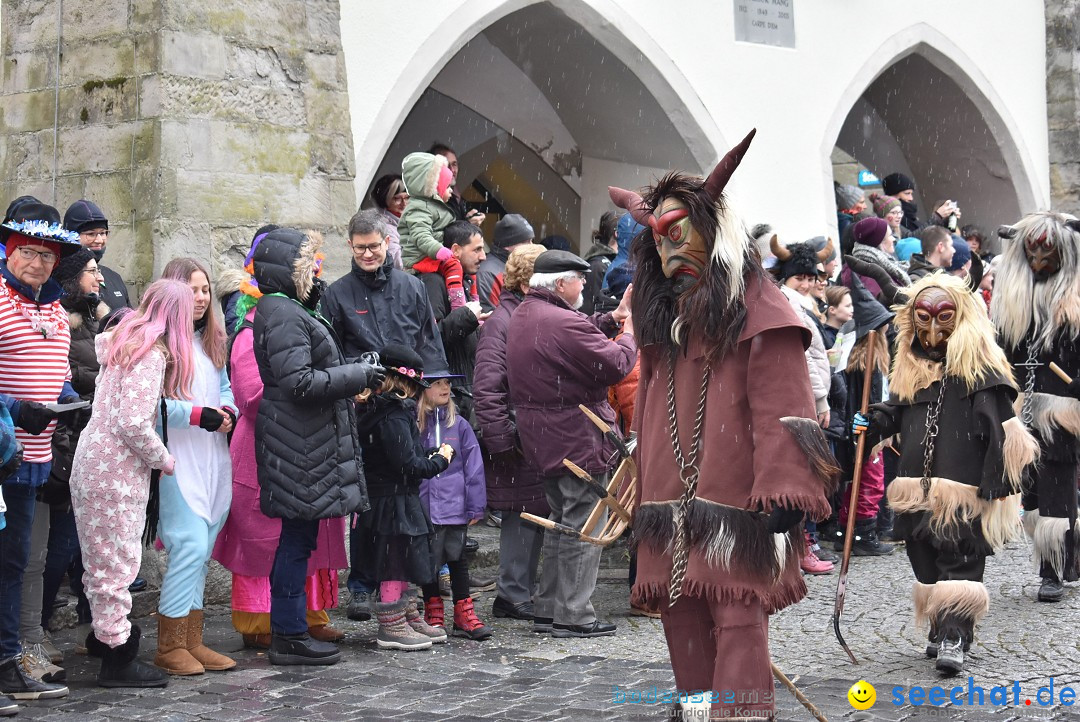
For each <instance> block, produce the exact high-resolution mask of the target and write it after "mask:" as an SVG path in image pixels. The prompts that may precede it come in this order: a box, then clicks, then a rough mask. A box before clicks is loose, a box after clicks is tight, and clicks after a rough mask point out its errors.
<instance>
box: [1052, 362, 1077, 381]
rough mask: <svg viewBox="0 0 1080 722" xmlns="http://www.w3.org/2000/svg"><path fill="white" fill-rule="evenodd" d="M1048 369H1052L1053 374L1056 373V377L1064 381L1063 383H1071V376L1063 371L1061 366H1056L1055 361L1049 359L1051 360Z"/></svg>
mask: <svg viewBox="0 0 1080 722" xmlns="http://www.w3.org/2000/svg"><path fill="white" fill-rule="evenodd" d="M1050 370H1051V371H1053V372H1054V373H1055V374H1057V377H1058V378H1059V379H1061V380H1062V381H1064V382H1065V383H1067V384H1071V383H1072V382H1073V380H1072V376H1069V374H1067V373H1065V372H1064V371H1063V370H1062V369H1061V367H1060V366H1058V365H1057V364H1056V363H1054V362H1053V361H1051V362H1050Z"/></svg>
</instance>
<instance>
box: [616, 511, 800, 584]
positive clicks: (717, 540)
mask: <svg viewBox="0 0 1080 722" xmlns="http://www.w3.org/2000/svg"><path fill="white" fill-rule="evenodd" d="M678 503H679V502H677V501H660V502H656V501H653V502H643V503H642V504H641V505H640V506H639V507H638V509H637V512H636V513H635V514H634V537H635V538H636V540H637V542H638V543H639V544H644V545H646V546H648V547H650V548H652V549H653V550H654V551H655V552H657V553H663V554H670V553H671V551H672V548H673V547H674V540H675V520H674V518H675V508H676V506H677V505H678ZM767 518H768V517H767V516H766V515H764V514H761V513H758V512H752V511H747V510H745V509H737V508H735V507H732V506H726V505H724V504H718V503H716V502H712V501H708V500H707V499H700V498H698V499H694V500H693V501H692V502H691V503H690V510H689V513H688V514H687V518H686V523H687V528H688V529H689V532H690V549H691V551H696V552H698V553H699V554H701V555H702V556H703V557H704V558H705V563H706V564H708V565H709V566H710V567H713V568H715V569H724V570H730V569H732V568H733V567H738V568H739V569H740V570H741V571H743V572H745V573H749V574H753V575H755V576H760V577H764V578H765V579H767V580H768V581H774V580H776V579H778V578H779V577H780V575H781V574H782V573H783V571H784V568H785V567H786V566H787V565H788V564H792V563H794V564H798V563H799V560H800V559H801V558H802V549H803V546H804V544H803V543H802V529H801V527H796V528H795V529H793V530H791V531H790V532H788V533H787V534H770V533H769V532H768V530H767V529H766V527H765V522H766V519H767ZM684 593H686V592H684Z"/></svg>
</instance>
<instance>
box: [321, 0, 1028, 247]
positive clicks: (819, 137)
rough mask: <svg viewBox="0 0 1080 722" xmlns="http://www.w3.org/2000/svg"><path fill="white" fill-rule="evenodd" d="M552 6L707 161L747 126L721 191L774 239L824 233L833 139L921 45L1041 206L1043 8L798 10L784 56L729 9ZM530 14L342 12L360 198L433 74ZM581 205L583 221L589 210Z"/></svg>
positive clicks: (1005, 2)
mask: <svg viewBox="0 0 1080 722" xmlns="http://www.w3.org/2000/svg"><path fill="white" fill-rule="evenodd" d="M552 2H553V4H554V5H556V6H557V7H559V8H560V9H563V10H564V11H565V12H567V14H569V15H570V16H571V17H574V18H575V19H579V21H581V22H583V23H587V25H586V26H587V27H589V29H590V31H592V32H593V34H594V35H595V36H596V37H597V38H598V39H600V40H601V41H602V42H604V43H605V44H606V45H608V46H609V48H610V49H611V50H612V52H614V53H615V54H616V55H618V56H619V57H620V59H622V60H623V61H624V62H626V63H627V65H628V66H629V67H630V68H631V69H633V70H635V71H636V72H639V73H640V74H641V76H642V77H643V79H644V80H645V82H646V85H647V86H648V87H649V88H650V89H654V92H655V93H656V94H657V96H658V97H659V98H661V104H662V105H663V106H664V107H665V108H670V109H671V112H672V115H673V121H674V122H675V124H676V127H679V128H684V129H686V128H690V129H695V128H696V129H697V132H696V133H694V134H693V137H691V138H688V139H687V142H688V145H689V146H690V148H691V152H693V153H694V154H695V157H697V158H699V159H700V160H701V161H702V164H703V166H705V165H708V164H710V163H712V162H715V160H716V159H717V158H718V157H719V156H720V155H721V154H722V153H723V152H725V151H726V150H727V146H728V145H730V144H731V143H734V142H736V141H737V140H738V139H739V138H741V137H742V135H743V134H744V133H745V132H746V131H747V130H748V129H749V128H751V127H757V128H758V137H757V139H756V140H755V142H754V145H753V147H752V148H751V151H750V153H749V154H748V155H747V157H746V159H745V160H744V162H743V165H742V167H741V168H740V169H739V171H738V172H737V173H736V174H735V176H734V178H733V180H732V182H731V184H730V186H729V188H730V190H731V193H732V195H733V196H734V202H735V203H736V204H737V206H738V209H739V211H740V213H741V214H742V215H743V216H744V217H745V218H746V219H747V220H750V221H752V220H753V219H759V218H769V219H771V220H772V221H773V223H774V225H775V226H776V227H777V229H778V230H779V231H780V232H781V233H782V234H784V235H788V236H791V237H802V238H805V237H808V236H811V235H816V234H818V233H822V232H823V231H828V230H830V229H833V228H834V227H835V210H834V207H833V193H832V174H831V167H830V162H829V154H830V151H831V150H832V146H833V144H834V142H835V140H836V137H837V135H838V134H839V132H840V128H841V126H842V125H843V123H844V120H845V118H846V116H847V114H848V111H849V109H850V107H851V106H852V104H853V103H854V102H855V101H856V100H857V99H858V97H859V96H860V95H861V94H862V92H863V90H864V89H865V88H866V86H867V85H869V83H870V82H872V80H873V79H874V77H876V76H877V75H878V74H879V73H880V72H881V71H882V70H883V69H884V68H886V67H887V66H888V65H889V64H891V63H892V62H893V61H895V60H896V59H897V58H898V57H901V56H903V55H904V54H906V53H907V52H908V51H909V49H910V48H911V47H913V46H916V45H919V44H922V45H923V47H924V49H925V50H926V53H927V54H928V56H929V57H931V58H932V59H934V60H935V63H940V64H941V65H944V66H947V68H946V69H947V72H949V74H950V75H951V76H953V77H954V79H956V80H957V82H958V83H960V84H961V85H962V87H964V88H965V90H968V91H969V92H971V91H975V92H976V94H977V95H978V97H977V98H976V104H977V105H980V109H981V110H983V111H984V113H985V112H987V111H990V112H991V113H992V114H993V115H994V116H995V118H994V119H992V122H994V123H996V125H997V127H994V128H993V129H992V130H993V131H994V134H995V137H996V138H998V139H999V143H1001V144H1002V145H1006V146H1013V145H1015V147H1016V152H1015V153H1013V154H1011V155H1007V157H1006V162H1007V165H1008V166H1009V171H1010V173H1011V174H1012V176H1013V179H1014V182H1015V183H1016V184H1017V186H1018V193H1019V196H1020V202H1021V206H1022V210H1024V211H1028V210H1033V209H1034V208H1036V207H1045V206H1046V205H1047V204H1048V203H1049V180H1048V173H1049V171H1048V157H1047V151H1048V149H1047V143H1048V141H1047V124H1046V90H1045V82H1044V79H1045V72H1046V71H1045V55H1044V53H1045V45H1044V40H1045V28H1044V17H1043V6H1042V3H1041V2H1016V1H1015V0H951V1H950V2H948V3H942V2H938V1H937V0H908V1H907V2H905V3H901V4H897V3H895V2H885V1H884V0H864V1H863V2H860V3H859V7H858V13H857V15H856V14H853V12H852V7H851V2H850V0H796V2H795V10H794V12H795V23H796V42H797V47H796V49H794V50H792V49H782V48H776V47H772V46H764V45H754V44H749V43H736V42H735V41H734V27H733V12H732V6H731V3H730V2H728V1H726V0H725V1H724V2H719V3H715V2H709V1H708V0H691V1H688V2H685V3H680V5H679V8H678V9H679V11H680V17H679V22H671V18H670V16H669V17H667V18H666V19H664V16H662V15H660V14H659V13H658V11H657V5H656V4H655V2H652V1H651V0H552ZM527 4H529V3H528V2H526V0H508V1H507V0H467V2H466V1H465V0H411V1H410V2H397V3H376V2H369V1H366V0H364V1H361V0H347V1H346V2H343V3H342V5H341V13H342V19H341V23H342V33H343V38H344V46H345V56H346V65H347V71H348V79H349V89H350V113H351V117H352V125H353V133H354V143H355V147H356V148H357V149H358V158H357V186H358V189H359V190H358V192H363V189H365V188H366V187H367V185H368V183H370V181H371V178H372V173H373V172H374V166H375V164H377V163H378V162H379V159H380V158H381V153H382V152H383V151H384V150H385V148H386V146H387V145H388V144H389V142H390V141H391V140H392V138H393V137H394V133H395V132H396V129H397V127H398V126H399V125H400V124H401V122H402V121H403V120H404V118H405V116H406V114H407V113H408V110H409V108H410V107H411V105H412V103H413V102H414V100H415V99H416V98H417V97H418V96H419V94H420V93H421V92H422V91H423V89H424V88H425V87H427V85H428V84H429V83H430V82H431V81H432V80H433V79H434V78H435V76H436V75H437V74H438V72H439V71H440V70H441V68H442V66H443V64H445V62H446V61H447V60H449V59H450V58H451V57H452V56H453V55H454V53H455V52H457V50H459V49H460V48H461V47H462V46H463V45H464V44H465V42H467V41H468V40H469V39H470V38H471V37H472V36H473V35H475V34H476V33H478V32H480V31H481V30H482V29H483V28H484V27H486V26H487V25H489V24H490V23H491V22H493V21H494V20H496V19H498V18H501V17H503V16H505V15H507V14H509V13H511V12H514V11H515V10H517V9H520V8H521V7H524V6H525V5H527ZM695 16H696V17H695ZM1004 28H1007V29H1008V43H1007V46H1006V45H1005V44H1004V43H1003V42H1002V33H1003V29H1004ZM635 48H636V50H635ZM1006 48H1007V52H1006V51H1005V50H1006ZM638 51H640V52H638ZM957 71H962V72H963V73H964V74H965V77H957ZM673 98H674V99H675V100H673ZM675 101H678V102H675ZM583 150H586V152H587V149H583ZM591 165H592V164H591ZM595 167H597V168H598V169H599V168H600V166H595ZM587 176H588V172H587V171H586V170H585V169H584V166H583V172H582V181H581V187H582V192H583V196H588V195H591V193H593V192H594V190H595V189H598V188H600V187H601V186H603V187H606V186H607V185H608V182H607V180H606V179H600V178H596V179H589V178H588V177H587ZM582 202H583V213H582V225H583V226H584V225H585V224H586V223H591V220H592V215H593V210H592V208H593V205H591V204H596V203H598V201H597V200H596V199H593V198H583V199H582Z"/></svg>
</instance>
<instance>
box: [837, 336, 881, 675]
mask: <svg viewBox="0 0 1080 722" xmlns="http://www.w3.org/2000/svg"><path fill="white" fill-rule="evenodd" d="M876 341H877V331H871V332H870V333H868V334H867V335H866V344H867V348H866V368H865V369H863V389H862V403H861V405H860V406H859V413H861V414H862V415H863V416H866V414H867V413H868V412H869V410H870V384H871V381H872V380H873V374H874V351H875V350H876V348H877V343H876ZM865 452H866V432H865V431H864V432H863V433H861V434H859V440H858V442H856V445H855V470H854V474H853V475H852V479H851V499H850V501H849V502H848V518H847V529H846V531H845V534H844V558H843V560H842V561H841V562H840V578H839V579H838V580H837V582H836V605H835V606H834V607H833V618H832V622H833V631H834V632H836V639H837V641H838V642H840V646H841V647H843V648H844V651H845V652H847V655H848V657H849V658H850V659H851V663H852V664H858V663H859V660H857V659H855V655H854V654H852V653H851V647H849V646H848V644H847V642H845V641H844V635H842V634H841V633H840V615H841V614H843V613H844V594H845V592H846V591H847V575H848V565H849V564H850V563H851V542H852V538H853V537H854V534H855V507H856V505H857V504H858V501H859V482H860V481H862V467H863V455H864V453H865Z"/></svg>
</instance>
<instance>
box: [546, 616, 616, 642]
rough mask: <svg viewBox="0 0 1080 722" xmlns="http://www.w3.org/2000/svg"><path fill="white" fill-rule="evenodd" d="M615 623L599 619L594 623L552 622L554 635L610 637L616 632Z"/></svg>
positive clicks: (552, 634) (562, 636) (563, 636)
mask: <svg viewBox="0 0 1080 722" xmlns="http://www.w3.org/2000/svg"><path fill="white" fill-rule="evenodd" d="M615 629H616V627H615V625H614V624H611V623H610V622H601V621H600V620H599V619H597V620H596V621H594V622H593V623H592V624H552V625H551V636H552V637H559V638H565V637H610V636H612V635H614V634H615Z"/></svg>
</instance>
